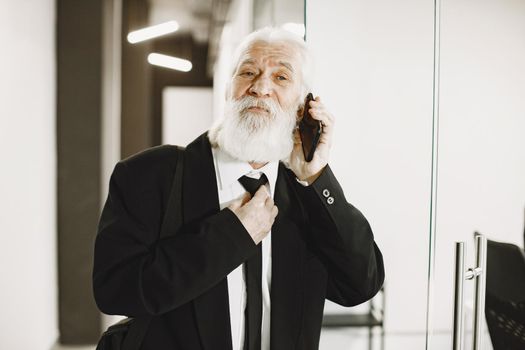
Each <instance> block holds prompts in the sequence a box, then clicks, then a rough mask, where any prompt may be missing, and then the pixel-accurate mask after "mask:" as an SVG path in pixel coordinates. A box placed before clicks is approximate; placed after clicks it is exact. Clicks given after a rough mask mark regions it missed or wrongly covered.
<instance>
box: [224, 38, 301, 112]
mask: <svg viewBox="0 0 525 350" xmlns="http://www.w3.org/2000/svg"><path fill="white" fill-rule="evenodd" d="M299 62H300V58H299V54H298V53H297V52H296V51H295V48H294V47H293V45H289V44H288V45H287V44H284V43H281V44H279V43H272V44H269V43H265V42H255V43H254V44H252V45H251V46H250V47H249V48H248V50H246V51H245V52H244V54H243V55H242V56H241V59H240V61H239V66H238V67H237V69H236V71H235V74H234V76H233V79H232V85H231V98H232V99H233V100H240V99H242V98H244V97H246V96H251V97H254V98H256V99H257V100H261V101H264V102H267V101H268V102H274V103H276V104H278V105H279V106H280V107H281V108H282V109H283V110H290V108H293V107H297V106H298V102H299V101H300V99H299V95H300V90H301V89H300V87H301V72H300V65H299ZM269 100H270V101H269ZM243 112H249V113H250V114H252V113H253V114H257V115H260V116H261V117H264V116H268V115H269V111H268V110H267V109H266V108H263V107H249V108H247V110H246V111H243Z"/></svg>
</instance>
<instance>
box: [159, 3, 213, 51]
mask: <svg viewBox="0 0 525 350" xmlns="http://www.w3.org/2000/svg"><path fill="white" fill-rule="evenodd" d="M149 3H150V14H149V24H150V25H154V24H158V23H162V22H166V21H170V20H176V21H177V22H178V23H179V25H180V29H179V31H180V32H184V33H187V32H191V33H192V35H193V38H194V39H195V40H196V41H198V42H206V41H208V33H209V26H210V21H211V17H212V14H211V10H212V3H213V0H149Z"/></svg>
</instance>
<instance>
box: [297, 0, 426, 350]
mask: <svg viewBox="0 0 525 350" xmlns="http://www.w3.org/2000/svg"><path fill="white" fill-rule="evenodd" d="M306 41H307V43H308V45H309V46H310V47H311V49H312V51H313V53H314V59H315V80H314V86H313V90H314V91H313V93H314V94H316V95H319V96H320V97H321V99H323V100H324V101H325V104H326V105H327V106H328V108H329V109H330V110H331V111H332V114H333V115H334V116H335V118H336V125H335V133H336V138H335V142H334V146H333V149H332V155H331V160H330V165H331V167H332V169H333V170H334V173H335V174H336V176H337V177H338V179H339V181H340V183H341V185H342V187H343V188H344V190H345V193H346V198H347V199H348V201H349V202H351V203H352V204H354V205H355V206H356V207H358V208H359V209H360V210H361V211H363V213H364V214H365V216H366V217H367V218H368V219H369V221H370V224H371V226H372V229H373V231H374V234H375V239H376V242H377V243H378V245H379V247H380V249H381V250H382V252H383V255H384V260H385V269H386V281H385V287H384V291H383V292H384V294H383V293H381V294H382V295H379V296H378V297H377V298H376V300H374V305H376V306H377V308H378V309H380V310H383V311H384V315H383V316H384V322H383V324H382V325H379V326H377V327H374V329H372V339H371V340H370V338H369V333H368V332H369V329H368V327H350V326H347V327H340V328H323V331H322V334H321V345H320V349H369V348H374V349H380V348H381V345H382V344H381V343H382V342H384V344H383V345H384V347H383V348H384V349H414V350H421V349H425V347H426V342H427V339H426V336H427V299H428V295H427V293H428V283H429V257H430V243H431V239H430V234H429V227H430V224H431V220H430V218H431V215H430V212H431V188H432V161H433V158H432V154H433V149H432V145H433V139H432V132H433V79H434V69H433V67H434V4H433V3H432V2H423V1H414V0H411V1H410V0H400V1H395V2H392V1H388V0H375V1H365V0H334V1H329V2H327V1H321V0H307V1H306ZM383 297H384V299H382V298H383ZM368 310H369V305H361V306H358V307H354V308H349V309H348V308H342V307H339V306H337V305H335V304H331V303H327V305H326V307H325V315H333V314H349V315H351V314H365V315H366V314H367V312H368ZM380 316H381V315H380ZM382 332H384V334H382ZM370 341H371V342H372V344H371V345H370V344H369V342H370ZM370 346H371V347H370Z"/></svg>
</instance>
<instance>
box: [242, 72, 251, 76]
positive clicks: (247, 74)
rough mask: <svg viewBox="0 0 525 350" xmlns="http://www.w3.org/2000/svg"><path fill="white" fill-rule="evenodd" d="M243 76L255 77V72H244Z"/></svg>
mask: <svg viewBox="0 0 525 350" xmlns="http://www.w3.org/2000/svg"><path fill="white" fill-rule="evenodd" d="M241 75H243V76H246V77H253V76H254V73H253V72H242V73H241Z"/></svg>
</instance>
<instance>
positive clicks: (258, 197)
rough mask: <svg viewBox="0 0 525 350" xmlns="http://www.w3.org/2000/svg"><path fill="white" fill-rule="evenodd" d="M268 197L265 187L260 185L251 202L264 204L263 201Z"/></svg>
mask: <svg viewBox="0 0 525 350" xmlns="http://www.w3.org/2000/svg"><path fill="white" fill-rule="evenodd" d="M268 196H269V195H268V191H267V190H266V186H265V185H261V187H259V189H258V190H257V192H255V194H254V195H253V198H252V200H253V201H256V202H261V203H264V201H265V200H266V197H268Z"/></svg>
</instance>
